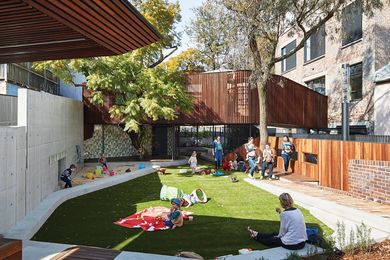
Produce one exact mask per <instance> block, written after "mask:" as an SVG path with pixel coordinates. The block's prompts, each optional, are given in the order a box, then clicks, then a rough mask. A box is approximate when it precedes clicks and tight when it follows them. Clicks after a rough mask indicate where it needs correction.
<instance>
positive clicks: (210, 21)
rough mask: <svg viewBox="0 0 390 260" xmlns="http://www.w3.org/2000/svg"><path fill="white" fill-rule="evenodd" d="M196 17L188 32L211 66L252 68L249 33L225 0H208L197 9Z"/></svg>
mask: <svg viewBox="0 0 390 260" xmlns="http://www.w3.org/2000/svg"><path fill="white" fill-rule="evenodd" d="M193 12H194V15H195V18H194V20H192V21H191V24H190V25H189V26H188V27H187V29H186V32H187V34H188V35H189V37H190V38H191V39H192V40H193V41H194V43H195V49H196V50H197V52H198V53H199V55H200V60H199V61H201V62H202V64H203V65H204V67H205V68H206V69H207V70H216V69H248V68H249V66H250V65H249V64H250V56H249V49H248V48H247V47H245V46H246V41H247V40H246V37H245V35H243V34H242V33H241V32H240V30H239V26H238V24H237V21H236V20H234V19H233V15H232V13H231V12H229V10H228V9H227V8H226V7H225V6H224V5H223V1H221V0H206V1H204V2H203V3H202V5H201V6H199V7H197V8H194V9H193Z"/></svg>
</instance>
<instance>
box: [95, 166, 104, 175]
mask: <svg viewBox="0 0 390 260" xmlns="http://www.w3.org/2000/svg"><path fill="white" fill-rule="evenodd" d="M102 171H103V168H102V167H101V166H96V169H95V174H96V176H101V175H102Z"/></svg>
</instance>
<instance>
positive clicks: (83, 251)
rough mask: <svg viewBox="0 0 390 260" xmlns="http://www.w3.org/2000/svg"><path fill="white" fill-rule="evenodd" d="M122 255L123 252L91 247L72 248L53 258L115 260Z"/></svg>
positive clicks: (57, 259) (53, 259)
mask: <svg viewBox="0 0 390 260" xmlns="http://www.w3.org/2000/svg"><path fill="white" fill-rule="evenodd" d="M120 253H121V251H119V250H111V249H104V248H98V247H89V246H72V247H69V248H67V249H65V250H64V251H62V252H61V253H59V254H58V255H56V256H55V257H53V258H52V260H64V259H66V260H81V259H93V260H113V259H115V257H117V256H118V255H119V254H120Z"/></svg>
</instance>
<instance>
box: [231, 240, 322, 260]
mask: <svg viewBox="0 0 390 260" xmlns="http://www.w3.org/2000/svg"><path fill="white" fill-rule="evenodd" d="M293 252H294V253H295V254H298V255H299V256H308V255H312V254H314V253H323V252H324V249H322V248H320V247H316V246H314V245H310V244H306V245H305V247H304V248H302V249H300V250H288V249H285V248H283V247H275V248H270V249H265V250H255V251H253V252H251V253H248V254H242V255H235V256H228V257H225V259H226V260H254V259H264V260H283V259H286V258H287V257H288V256H289V255H290V254H291V253H293Z"/></svg>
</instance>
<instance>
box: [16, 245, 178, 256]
mask: <svg viewBox="0 0 390 260" xmlns="http://www.w3.org/2000/svg"><path fill="white" fill-rule="evenodd" d="M70 247H72V245H66V244H56V243H47V242H37V241H24V242H23V259H25V260H41V259H42V260H50V259H52V258H53V257H55V256H57V255H58V254H59V253H61V252H62V251H64V250H66V249H68V248H70ZM131 259H134V260H153V259H162V260H165V259H166V260H178V259H183V258H180V257H174V256H165V255H155V254H146V253H138V252H126V251H122V252H121V253H120V254H119V255H118V256H117V257H115V260H131Z"/></svg>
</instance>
